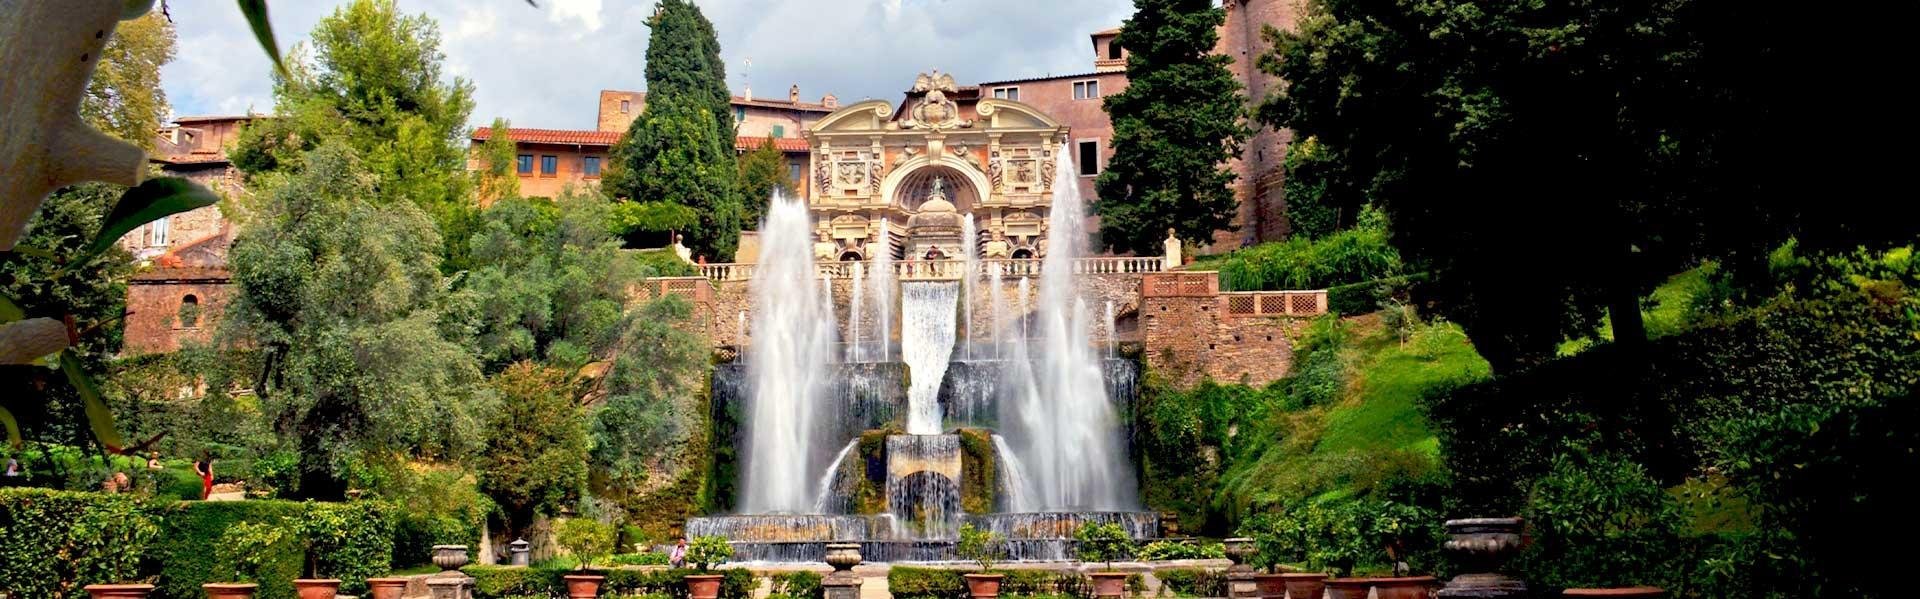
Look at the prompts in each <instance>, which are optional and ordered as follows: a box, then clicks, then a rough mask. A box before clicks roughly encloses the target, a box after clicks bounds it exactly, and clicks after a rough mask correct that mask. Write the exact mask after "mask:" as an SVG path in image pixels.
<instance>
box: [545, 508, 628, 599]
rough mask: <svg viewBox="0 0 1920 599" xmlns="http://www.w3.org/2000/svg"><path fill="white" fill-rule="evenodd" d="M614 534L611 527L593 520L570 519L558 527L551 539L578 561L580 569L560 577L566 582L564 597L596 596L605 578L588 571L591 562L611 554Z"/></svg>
mask: <svg viewBox="0 0 1920 599" xmlns="http://www.w3.org/2000/svg"><path fill="white" fill-rule="evenodd" d="M614 535H615V531H614V528H613V525H610V524H606V523H604V522H601V521H599V520H595V519H593V518H574V519H572V520H568V521H566V522H564V523H561V524H560V531H559V534H557V535H555V540H557V541H559V542H560V546H561V547H565V548H567V551H569V552H572V553H573V557H574V558H576V559H579V560H580V566H579V567H578V568H577V569H575V571H574V573H572V574H567V575H565V576H562V577H561V578H562V579H565V580H566V581H567V596H568V597H570V598H573V599H592V598H593V597H598V596H600V583H602V582H605V581H606V580H607V577H606V576H602V575H600V574H595V573H592V572H590V571H588V568H589V567H591V566H592V565H593V562H594V561H595V560H599V559H602V558H605V557H606V556H607V554H609V553H612V552H613V539H614Z"/></svg>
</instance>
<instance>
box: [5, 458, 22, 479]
mask: <svg viewBox="0 0 1920 599" xmlns="http://www.w3.org/2000/svg"><path fill="white" fill-rule="evenodd" d="M23 474H24V473H23V472H21V471H20V460H16V459H13V458H11V457H9V458H7V478H19V477H20V476H21V475H23Z"/></svg>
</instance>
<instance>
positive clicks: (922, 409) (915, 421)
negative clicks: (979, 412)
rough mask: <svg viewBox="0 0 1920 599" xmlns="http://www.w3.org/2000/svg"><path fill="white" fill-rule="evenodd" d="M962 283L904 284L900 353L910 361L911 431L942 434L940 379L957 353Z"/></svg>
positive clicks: (914, 432) (941, 379)
mask: <svg viewBox="0 0 1920 599" xmlns="http://www.w3.org/2000/svg"><path fill="white" fill-rule="evenodd" d="M959 293H960V286H959V285H958V284H956V283H953V282H951V281H911V282H906V283H901V285H900V357H901V359H902V361H905V362H906V363H907V373H908V380H909V383H908V387H907V434H910V435H937V434H940V402H939V397H940V382H941V381H943V380H945V379H946V374H947V360H948V359H950V358H952V356H953V337H954V322H953V319H954V309H955V308H956V306H955V305H954V303H955V302H957V301H958V300H959Z"/></svg>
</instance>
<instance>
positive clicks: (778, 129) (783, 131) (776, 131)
mask: <svg viewBox="0 0 1920 599" xmlns="http://www.w3.org/2000/svg"><path fill="white" fill-rule="evenodd" d="M773 136H774V137H786V136H787V127H786V126H785V125H774V126H773Z"/></svg>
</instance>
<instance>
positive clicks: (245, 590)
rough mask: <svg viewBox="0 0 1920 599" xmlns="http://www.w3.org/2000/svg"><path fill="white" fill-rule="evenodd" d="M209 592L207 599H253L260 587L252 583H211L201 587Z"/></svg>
mask: <svg viewBox="0 0 1920 599" xmlns="http://www.w3.org/2000/svg"><path fill="white" fill-rule="evenodd" d="M200 588H202V589H205V590H206V591H207V599H253V592H254V591H257V590H260V585H257V584H253V583H250V582H245V583H242V582H209V583H207V584H203V585H200Z"/></svg>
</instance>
